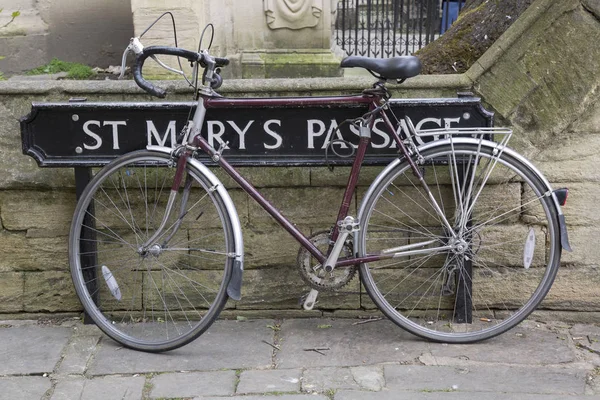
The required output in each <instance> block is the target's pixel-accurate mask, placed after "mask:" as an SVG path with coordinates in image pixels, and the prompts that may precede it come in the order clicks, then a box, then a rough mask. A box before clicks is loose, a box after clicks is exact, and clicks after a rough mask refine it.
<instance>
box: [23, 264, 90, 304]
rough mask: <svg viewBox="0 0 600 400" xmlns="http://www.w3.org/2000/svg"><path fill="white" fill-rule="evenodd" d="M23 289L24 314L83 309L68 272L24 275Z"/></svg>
mask: <svg viewBox="0 0 600 400" xmlns="http://www.w3.org/2000/svg"><path fill="white" fill-rule="evenodd" d="M24 287H25V295H24V297H23V303H24V310H25V311H26V312H36V311H37V312H39V311H46V312H58V311H80V310H81V309H82V308H83V307H82V306H81V304H80V303H79V299H78V298H77V295H76V294H75V288H74V287H73V282H72V281H71V276H70V274H69V272H68V271H67V272H59V271H48V272H29V273H26V274H25V286H24Z"/></svg>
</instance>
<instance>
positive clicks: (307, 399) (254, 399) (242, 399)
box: [194, 394, 329, 400]
mask: <svg viewBox="0 0 600 400" xmlns="http://www.w3.org/2000/svg"><path fill="white" fill-rule="evenodd" d="M264 399H273V400H329V398H328V397H327V396H324V395H320V394H319V395H317V394H282V395H277V396H272V395H266V396H234V397H227V400H264ZM194 400H225V399H224V398H223V397H195V398H194Z"/></svg>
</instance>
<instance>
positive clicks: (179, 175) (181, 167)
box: [138, 152, 193, 255]
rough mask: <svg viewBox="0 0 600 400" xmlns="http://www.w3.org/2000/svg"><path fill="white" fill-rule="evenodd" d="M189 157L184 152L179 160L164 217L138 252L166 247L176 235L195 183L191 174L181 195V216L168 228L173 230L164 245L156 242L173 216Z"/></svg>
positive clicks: (144, 252)
mask: <svg viewBox="0 0 600 400" xmlns="http://www.w3.org/2000/svg"><path fill="white" fill-rule="evenodd" d="M188 157H189V154H188V152H184V153H183V154H182V155H181V156H180V157H179V159H178V160H177V171H176V172H175V179H174V181H173V186H172V187H171V192H170V193H169V200H168V201H167V206H166V208H165V213H164V215H163V219H162V221H161V223H160V225H159V227H158V229H157V230H156V231H155V232H154V235H152V236H151V237H150V239H148V240H147V241H146V242H144V244H142V246H140V248H139V249H138V252H139V253H140V254H142V255H143V254H147V253H148V252H152V251H153V249H154V247H155V246H160V248H164V247H166V245H167V244H168V243H169V241H170V240H171V239H172V238H173V236H175V234H176V233H177V231H178V230H179V226H180V225H181V221H182V220H183V217H184V216H185V215H186V211H185V206H186V204H187V201H188V199H189V197H190V190H191V188H192V183H193V178H192V176H191V175H189V174H188V175H187V176H186V180H185V185H184V187H183V193H182V195H181V203H180V209H179V216H178V218H177V220H176V221H175V222H174V223H173V225H171V226H170V227H169V228H168V229H167V230H170V229H172V232H171V233H170V234H169V236H167V238H166V239H165V240H164V241H163V243H162V245H158V244H156V243H155V242H156V240H157V239H158V238H160V237H161V236H162V235H163V234H164V233H163V231H164V230H165V227H166V226H167V222H168V221H169V218H170V217H171V213H172V211H173V208H174V206H175V200H176V198H177V194H178V192H179V186H180V185H181V182H182V181H183V175H184V171H185V165H186V163H187V160H188ZM160 248H157V249H156V250H159V251H160Z"/></svg>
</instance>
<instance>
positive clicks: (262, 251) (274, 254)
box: [242, 225, 310, 268]
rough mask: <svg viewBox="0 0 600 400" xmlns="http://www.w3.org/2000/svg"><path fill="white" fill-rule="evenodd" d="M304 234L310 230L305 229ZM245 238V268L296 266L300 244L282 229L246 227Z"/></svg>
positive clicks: (244, 230) (244, 228)
mask: <svg viewBox="0 0 600 400" xmlns="http://www.w3.org/2000/svg"><path fill="white" fill-rule="evenodd" d="M301 230H302V231H303V232H307V233H308V232H310V229H308V228H303V229H301ZM242 231H243V236H244V268H264V267H268V266H288V267H291V268H293V267H294V266H295V265H296V259H297V257H298V250H299V249H300V244H299V243H298V242H297V241H296V239H294V237H293V236H292V235H290V234H288V233H287V231H285V230H284V229H283V228H281V227H266V226H264V227H261V228H254V227H253V226H252V225H246V226H244V227H243V229H242Z"/></svg>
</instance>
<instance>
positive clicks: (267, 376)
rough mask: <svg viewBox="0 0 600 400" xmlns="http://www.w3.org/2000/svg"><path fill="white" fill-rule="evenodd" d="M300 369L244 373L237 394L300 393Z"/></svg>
mask: <svg viewBox="0 0 600 400" xmlns="http://www.w3.org/2000/svg"><path fill="white" fill-rule="evenodd" d="M301 375H302V371H301V370H299V369H277V370H265V371H243V372H242V374H241V375H240V383H239V385H238V387H237V390H236V392H237V393H239V394H248V393H270V392H299V391H300V376H301Z"/></svg>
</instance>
